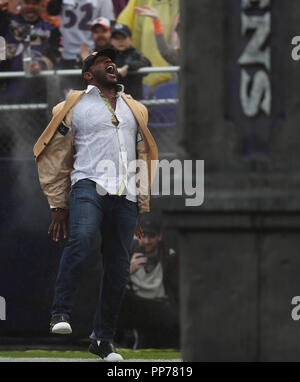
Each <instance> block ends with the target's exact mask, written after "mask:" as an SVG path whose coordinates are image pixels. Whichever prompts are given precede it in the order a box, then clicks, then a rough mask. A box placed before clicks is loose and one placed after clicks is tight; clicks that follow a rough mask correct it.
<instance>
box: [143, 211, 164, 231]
mask: <svg viewBox="0 0 300 382" xmlns="http://www.w3.org/2000/svg"><path fill="white" fill-rule="evenodd" d="M147 215H150V216H147ZM141 227H142V230H143V232H144V233H153V234H155V235H158V234H159V233H160V232H161V226H160V223H159V222H158V219H157V217H156V216H153V215H152V214H145V215H142V218H141Z"/></svg>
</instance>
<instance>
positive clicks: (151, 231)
mask: <svg viewBox="0 0 300 382" xmlns="http://www.w3.org/2000/svg"><path fill="white" fill-rule="evenodd" d="M141 227H142V229H143V232H144V236H143V237H142V238H141V239H139V240H137V241H136V243H135V246H134V248H133V253H132V256H131V261H130V282H129V285H128V287H127V293H126V296H125V299H124V302H123V305H122V309H121V314H120V318H119V326H118V328H119V331H118V336H119V338H117V339H116V341H118V340H119V342H120V344H121V345H122V346H129V347H130V346H131V347H134V348H136V347H173V348H178V347H179V323H178V258H177V255H176V253H175V251H174V249H172V248H169V249H166V248H165V243H164V241H163V233H162V231H161V229H160V225H159V223H158V221H157V219H156V218H155V216H154V215H153V214H151V213H150V214H147V216H144V217H143V216H142V219H141ZM129 331H132V334H133V337H135V338H134V339H130V338H129V339H128V338H126V337H128V332H129ZM133 337H132V338H133ZM130 340H131V341H133V340H134V341H135V345H133V343H130ZM122 341H123V343H122ZM126 341H127V342H126ZM128 341H129V342H128Z"/></svg>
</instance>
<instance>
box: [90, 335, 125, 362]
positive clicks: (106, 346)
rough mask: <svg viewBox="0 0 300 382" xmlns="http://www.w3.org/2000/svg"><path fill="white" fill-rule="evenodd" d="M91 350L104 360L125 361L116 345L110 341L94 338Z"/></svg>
mask: <svg viewBox="0 0 300 382" xmlns="http://www.w3.org/2000/svg"><path fill="white" fill-rule="evenodd" d="M89 352H90V353H92V354H96V355H98V356H99V357H101V358H102V359H103V360H104V361H111V362H119V361H123V357H122V356H121V355H120V354H119V353H117V352H116V349H115V347H114V345H113V344H112V342H110V341H105V340H92V342H91V344H90V346H89Z"/></svg>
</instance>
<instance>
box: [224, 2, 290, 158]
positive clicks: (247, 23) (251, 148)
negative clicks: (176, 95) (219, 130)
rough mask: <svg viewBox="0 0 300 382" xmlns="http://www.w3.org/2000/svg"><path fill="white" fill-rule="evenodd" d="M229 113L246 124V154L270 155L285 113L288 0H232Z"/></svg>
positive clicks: (242, 129)
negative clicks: (285, 4) (285, 2)
mask: <svg viewBox="0 0 300 382" xmlns="http://www.w3.org/2000/svg"><path fill="white" fill-rule="evenodd" d="M226 3H227V12H228V13H227V16H228V17H227V20H228V21H227V38H226V42H227V47H226V52H227V76H226V79H227V88H226V97H225V99H226V114H227V117H228V118H229V119H230V120H232V122H233V123H234V124H235V125H236V126H237V127H238V128H239V129H240V132H241V155H242V156H243V157H244V158H247V159H268V158H269V156H270V140H271V136H272V129H273V127H274V126H275V124H276V123H277V122H278V120H279V119H282V118H284V109H283V84H282V82H283V81H282V66H281V63H282V50H283V43H282V39H283V33H282V17H283V15H282V5H281V4H282V1H281V0H227V1H226Z"/></svg>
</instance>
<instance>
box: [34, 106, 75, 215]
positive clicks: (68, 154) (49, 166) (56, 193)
mask: <svg viewBox="0 0 300 382" xmlns="http://www.w3.org/2000/svg"><path fill="white" fill-rule="evenodd" d="M61 104H63V102H62V103H61ZM61 104H59V105H57V106H56V108H58V107H62V105H61ZM65 125H66V126H65V127H66V128H65V129H62V128H61V127H62V126H61V125H60V127H59V128H58V129H57V130H56V132H55V134H54V136H53V137H52V139H51V140H50V142H49V143H48V145H47V146H46V147H45V149H44V150H43V152H42V153H41V154H40V155H39V157H38V158H37V167H38V174H39V180H40V185H41V188H42V190H43V192H44V194H45V196H46V198H47V199H48V202H49V204H50V205H51V206H54V207H60V208H68V207H69V192H70V188H71V180H70V173H71V171H72V169H73V161H74V160H73V155H74V149H73V135H72V131H71V124H70V121H68V118H65ZM67 129H69V130H67ZM66 131H67V133H66Z"/></svg>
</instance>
